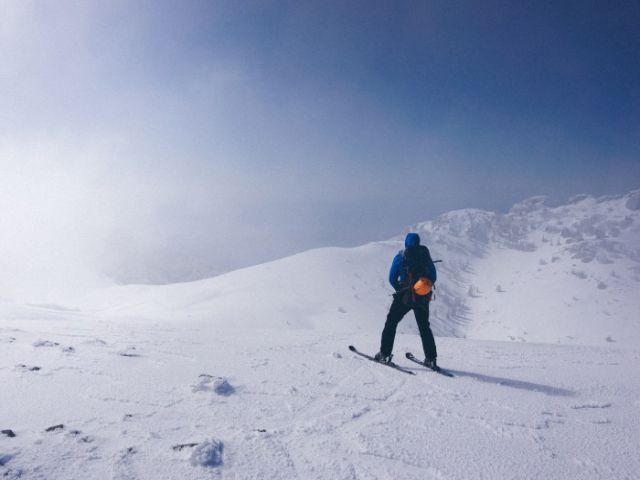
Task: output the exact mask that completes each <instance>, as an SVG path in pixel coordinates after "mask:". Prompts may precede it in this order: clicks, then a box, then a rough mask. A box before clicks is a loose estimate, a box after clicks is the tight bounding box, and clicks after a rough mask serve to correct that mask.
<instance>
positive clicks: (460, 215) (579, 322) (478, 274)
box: [409, 191, 640, 345]
mask: <svg viewBox="0 0 640 480" xmlns="http://www.w3.org/2000/svg"><path fill="white" fill-rule="evenodd" d="M409 230H411V231H417V232H419V233H421V235H422V236H423V237H425V239H426V241H427V243H429V244H430V246H431V250H432V253H433V255H434V257H438V258H444V259H446V261H445V262H444V263H443V264H442V266H441V267H440V269H441V271H442V278H443V280H442V282H441V284H442V285H446V289H445V288H443V287H442V285H441V293H442V297H447V298H445V299H444V303H448V304H453V305H455V306H456V308H457V309H458V310H459V311H462V312H465V313H464V314H463V315H464V316H465V317H466V319H467V322H466V325H467V329H466V331H465V335H466V336H468V337H471V338H484V339H496V340H506V339H511V340H518V341H527V340H529V341H537V342H559V343H583V344H584V343H588V344H604V343H606V342H621V343H623V344H625V345H637V342H638V341H639V340H640V328H638V327H639V326H640V318H638V312H640V298H639V296H638V295H637V292H638V291H639V288H640V191H634V192H631V193H629V194H627V195H621V196H613V197H602V198H593V197H590V196H588V195H580V196H577V197H574V198H573V199H571V200H570V201H569V203H568V204H566V205H560V206H555V207H553V206H548V205H546V204H545V199H544V197H534V198H531V199H528V200H525V201H524V202H521V203H518V204H516V205H515V206H514V207H513V208H512V209H511V210H510V211H509V212H508V213H506V214H499V213H492V212H485V211H481V210H460V211H455V212H450V213H447V214H445V215H442V216H441V217H439V218H437V219H436V220H434V221H430V222H424V223H421V224H418V225H415V226H413V227H411V228H410V229H409ZM442 297H441V298H442ZM434 310H436V313H435V314H436V315H441V313H440V312H441V311H440V310H437V309H434ZM447 314H449V313H447Z"/></svg>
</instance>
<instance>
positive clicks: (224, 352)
mask: <svg viewBox="0 0 640 480" xmlns="http://www.w3.org/2000/svg"><path fill="white" fill-rule="evenodd" d="M639 206H640V194H639V193H638V192H631V193H630V194H628V195H625V196H620V197H614V198H606V199H593V198H591V197H583V198H578V199H574V201H572V202H571V203H569V204H568V205H564V206H557V207H549V206H545V205H544V203H543V202H542V201H541V199H533V200H529V201H527V202H524V203H522V204H520V205H517V206H515V207H514V208H513V209H512V211H511V212H509V213H507V214H496V213H489V212H482V211H478V210H463V211H457V212H451V213H449V214H446V215H443V216H442V217H440V218H438V219H436V220H434V221H432V222H426V223H423V224H419V225H416V226H414V227H412V230H416V231H419V232H420V233H421V234H422V236H423V237H424V238H425V240H426V243H427V244H428V245H429V246H430V247H431V250H432V253H433V256H434V258H442V259H444V260H445V261H444V263H442V264H439V275H440V279H439V282H438V284H439V285H438V290H437V299H436V301H435V302H434V303H433V304H432V312H433V317H432V318H433V324H434V327H435V330H436V332H437V334H438V335H439V336H438V338H437V343H438V348H439V360H440V363H441V364H442V365H444V366H445V367H448V368H450V369H451V370H452V371H453V373H454V374H456V378H453V379H449V378H445V377H443V376H439V375H436V374H434V373H433V372H428V371H423V370H421V369H420V368H419V367H417V366H416V365H413V364H410V363H409V362H407V361H406V360H404V359H403V353H404V352H406V351H409V350H411V351H413V352H414V353H416V354H417V355H420V354H421V352H420V351H419V339H418V337H417V336H416V335H415V325H414V324H415V322H414V321H413V320H412V319H411V318H407V319H406V320H405V321H404V322H402V324H401V332H403V333H401V334H400V335H399V336H398V338H397V341H396V346H395V353H396V355H397V357H396V359H397V360H398V362H399V363H401V364H403V365H405V366H407V367H410V368H411V367H414V366H415V367H417V368H416V369H415V371H416V373H417V375H415V376H409V375H406V374H403V373H401V372H397V371H394V370H392V369H389V368H387V367H384V366H381V365H376V364H374V363H372V362H369V361H367V360H364V359H362V358H360V357H358V356H356V355H354V354H352V353H351V352H349V351H348V349H347V345H348V344H350V343H354V344H356V345H357V346H358V347H359V348H361V349H362V350H364V351H367V352H371V353H373V352H374V351H375V350H376V349H377V348H378V342H379V334H380V330H381V328H382V324H383V322H384V316H385V314H386V310H387V308H388V305H389V303H390V297H389V295H388V294H389V293H390V289H389V287H388V286H387V282H386V275H387V269H388V266H389V263H390V260H391V257H392V256H393V254H395V253H396V251H397V250H399V248H400V247H401V244H402V240H401V239H402V237H403V235H401V236H400V237H398V238H397V239H392V240H390V241H388V242H379V243H372V244H368V245H365V246H362V247H358V248H355V249H337V248H331V249H318V250H313V251H310V252H304V253H301V254H299V255H295V256H292V257H288V258H285V259H282V260H279V261H276V262H271V263H267V264H263V265H258V266H255V267H251V268H247V269H243V270H239V271H236V272H232V273H229V274H226V275H223V276H220V277H216V278H212V279H207V280H202V281H198V282H191V283H185V284H176V285H165V286H144V285H129V286H118V287H111V288H108V289H102V290H98V291H96V292H94V293H93V294H92V295H90V296H83V297H82V298H79V299H78V300H77V301H76V302H74V303H73V304H71V303H69V304H65V305H53V304H47V305H16V304H8V303H0V382H1V384H2V385H3V388H2V389H0V430H1V431H3V433H0V477H2V478H9V479H15V478H28V479H48V480H49V479H85V478H99V479H174V478H194V479H199V478H202V479H205V478H207V479H209V478H222V479H269V478H273V479H304V480H307V479H332V480H333V479H394V478H406V479H429V478H435V479H469V478H474V479H475V478H480V479H482V478H487V479H495V478H506V479H510V478H514V479H515V478H563V479H591V478H593V479H602V478H605V479H625V478H626V479H631V478H637V472H638V471H640V460H639V457H638V455H637V451H638V450H639V449H640V416H638V411H639V408H640V400H638V399H639V398H640V378H639V377H640V374H639V373H638V372H640V349H639V348H638V347H637V340H638V335H639V334H638V330H639V329H638V328H637V312H638V311H639V310H638V308H637V307H638V304H637V298H636V297H637V286H638V280H639V279H638V277H639V275H640V273H639V269H638V261H639V259H638V257H639V255H638V245H640V244H639V243H638V241H637V240H638V225H639V224H638V207H639ZM612 272H613V273H612ZM602 284H605V285H604V286H603V285H602ZM498 285H499V287H498ZM574 297H575V298H574ZM607 311H608V312H609V314H610V315H606V312H607ZM525 332H526V333H525ZM569 337H571V338H569ZM501 340H508V341H501ZM513 340H515V341H513ZM521 340H526V343H525V342H522V341H521Z"/></svg>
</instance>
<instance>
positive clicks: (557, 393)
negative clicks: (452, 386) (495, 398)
mask: <svg viewBox="0 0 640 480" xmlns="http://www.w3.org/2000/svg"><path fill="white" fill-rule="evenodd" d="M447 371H449V372H451V373H453V374H454V375H456V376H458V377H470V378H473V379H474V380H479V381H480V382H486V383H493V384H496V385H502V386H505V387H511V388H517V389H520V390H529V391H532V392H540V393H544V394H546V395H551V396H553V397H572V396H574V395H575V394H576V393H575V392H574V391H572V390H567V389H566V388H558V387H552V386H550V385H542V384H540V383H532V382H523V381H522V380H513V379H511V378H503V377H492V376H490V375H482V374H480V373H474V372H465V371H462V370H452V369H450V368H447Z"/></svg>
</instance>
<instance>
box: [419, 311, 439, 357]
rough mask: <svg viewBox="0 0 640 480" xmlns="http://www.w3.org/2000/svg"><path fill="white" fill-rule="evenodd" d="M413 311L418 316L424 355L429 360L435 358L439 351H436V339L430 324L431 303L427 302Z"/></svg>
mask: <svg viewBox="0 0 640 480" xmlns="http://www.w3.org/2000/svg"><path fill="white" fill-rule="evenodd" d="M413 313H414V314H415V316H416V322H418V330H420V338H421V339H422V349H423V350H424V356H425V358H426V359H427V360H433V359H435V358H436V357H437V356H438V352H437V351H436V341H435V339H434V338H433V332H432V331H431V326H430V325H429V304H428V303H426V304H425V305H424V306H420V307H416V308H414V309H413Z"/></svg>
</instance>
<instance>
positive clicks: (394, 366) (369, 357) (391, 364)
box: [349, 345, 416, 375]
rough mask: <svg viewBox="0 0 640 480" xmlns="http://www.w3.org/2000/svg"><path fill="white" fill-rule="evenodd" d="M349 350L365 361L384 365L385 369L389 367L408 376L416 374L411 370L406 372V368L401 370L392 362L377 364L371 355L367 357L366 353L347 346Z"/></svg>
mask: <svg viewBox="0 0 640 480" xmlns="http://www.w3.org/2000/svg"><path fill="white" fill-rule="evenodd" d="M349 350H351V351H352V352H353V353H357V354H358V355H360V356H361V357H364V358H366V359H367V360H371V361H372V362H376V363H379V364H380V365H386V366H387V367H391V368H393V369H394V370H398V371H400V372H404V373H408V374H409V375H415V374H416V372H412V371H411V370H407V369H406V368H403V367H401V366H400V365H397V364H395V363H393V362H389V363H384V362H379V361H378V360H376V359H375V358H373V357H372V356H371V355H367V354H366V353H362V352H360V351H359V350H358V349H357V348H356V347H354V346H353V345H349Z"/></svg>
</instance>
